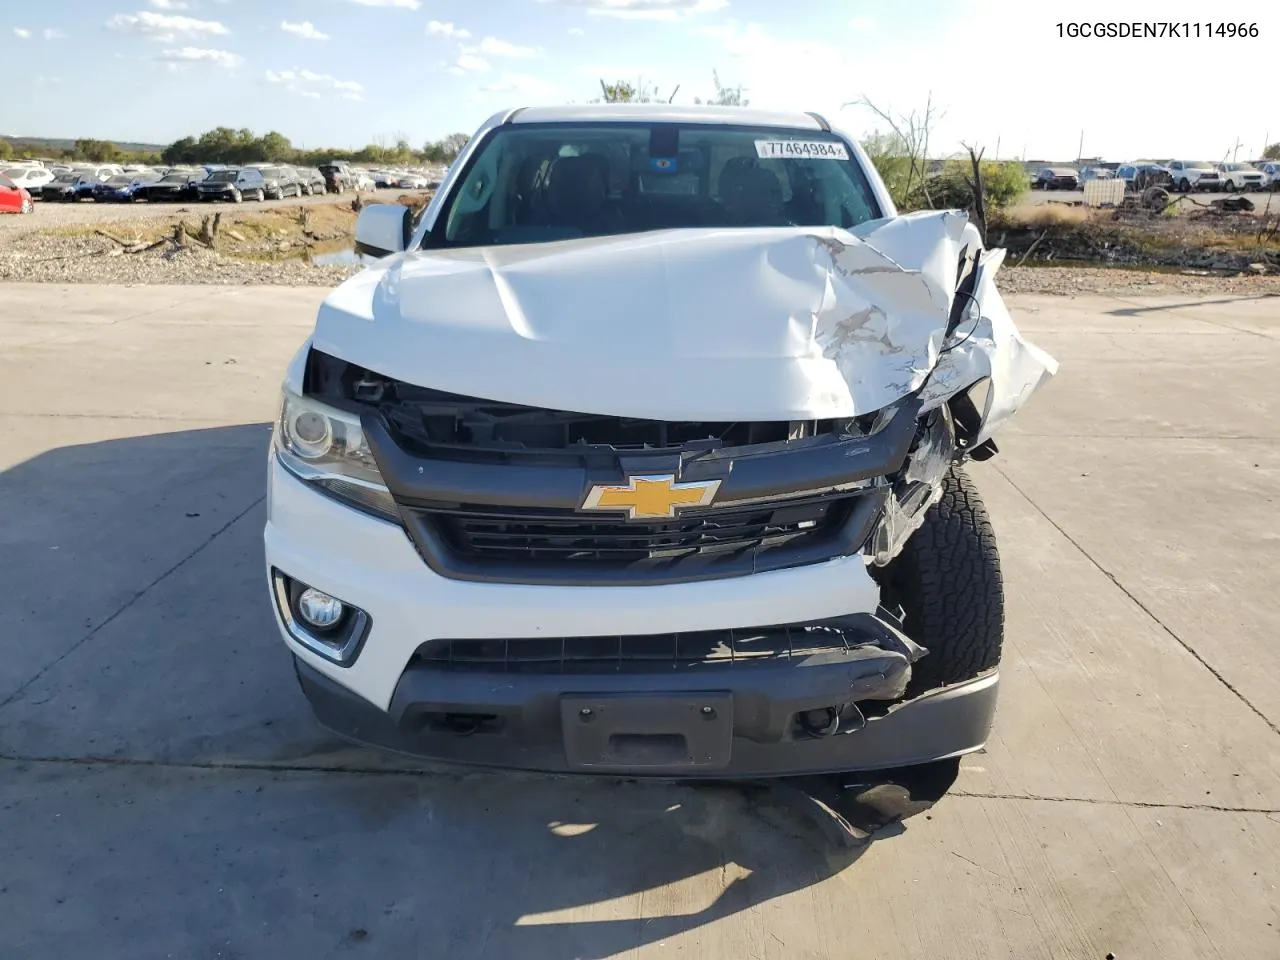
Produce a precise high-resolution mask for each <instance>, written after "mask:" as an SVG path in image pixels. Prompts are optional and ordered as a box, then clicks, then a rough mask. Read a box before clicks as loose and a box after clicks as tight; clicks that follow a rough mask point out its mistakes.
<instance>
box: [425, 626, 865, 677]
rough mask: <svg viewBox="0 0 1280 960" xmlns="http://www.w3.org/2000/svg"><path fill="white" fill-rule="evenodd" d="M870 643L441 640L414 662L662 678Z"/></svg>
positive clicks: (791, 632) (812, 634) (806, 632)
mask: <svg viewBox="0 0 1280 960" xmlns="http://www.w3.org/2000/svg"><path fill="white" fill-rule="evenodd" d="M867 642H868V638H867V637H866V636H865V635H862V634H858V633H854V632H853V631H850V630H848V629H846V628H844V627H841V626H838V625H812V624H809V625H801V624H790V625H780V626H775V627H760V628H755V629H749V630H748V629H726V630H703V631H696V632H684V633H662V634H638V635H631V636H615V635H608V636H597V637H531V638H512V639H506V640H448V639H441V640H431V641H429V642H427V643H425V644H423V645H422V646H421V647H419V648H418V650H417V653H416V654H415V661H416V662H417V663H419V664H422V665H424V666H429V667H431V668H433V669H440V670H463V671H477V672H485V673H619V672H662V671H669V670H673V669H689V668H694V667H711V666H715V667H720V668H724V667H733V666H737V665H745V664H752V663H763V662H767V661H777V660H795V659H800V658H804V657H808V656H814V655H818V654H833V653H834V654H842V653H848V652H849V651H851V650H853V649H854V648H855V647H858V646H861V645H864V644H866V643H867Z"/></svg>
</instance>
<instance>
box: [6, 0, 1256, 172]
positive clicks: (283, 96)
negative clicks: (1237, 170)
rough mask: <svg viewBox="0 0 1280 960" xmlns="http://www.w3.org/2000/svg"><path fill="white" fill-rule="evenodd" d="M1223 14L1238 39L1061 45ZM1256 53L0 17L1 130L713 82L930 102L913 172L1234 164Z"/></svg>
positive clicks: (245, 8) (425, 116)
mask: <svg viewBox="0 0 1280 960" xmlns="http://www.w3.org/2000/svg"><path fill="white" fill-rule="evenodd" d="M1220 10H1222V11H1228V12H1230V13H1232V14H1234V16H1233V20H1240V19H1243V21H1244V22H1245V23H1246V24H1248V23H1254V24H1256V25H1257V32H1258V34H1259V35H1258V36H1257V37H1248V36H1245V37H1240V38H1231V37H1217V36H1214V37H1207V36H1203V35H1202V36H1201V37H1200V38H1196V37H1194V36H1192V37H1186V36H1182V37H1163V38H1140V39H1122V38H1114V37H1112V38H1080V37H1071V36H1060V35H1059V34H1060V30H1059V26H1058V24H1060V23H1065V22H1067V21H1068V20H1070V21H1073V22H1081V21H1084V22H1088V23H1098V22H1102V23H1115V22H1132V21H1140V22H1151V21H1153V20H1154V19H1156V18H1157V17H1158V18H1161V19H1163V20H1166V21H1171V22H1175V23H1178V24H1179V25H1182V24H1186V23H1193V24H1194V23H1195V22H1197V20H1198V21H1199V22H1200V23H1201V24H1204V23H1205V22H1206V20H1205V18H1206V16H1207V15H1209V14H1213V13H1216V12H1218V11H1220ZM1268 11H1273V12H1268ZM1193 29H1194V28H1193ZM1201 30H1202V33H1203V30H1204V27H1203V26H1202V27H1201ZM1065 31H1066V27H1065V26H1064V27H1063V28H1062V32H1065ZM1277 50H1280V4H1268V3H1249V4H1238V5H1232V4H1221V5H1219V4H1204V3H1202V2H1183V0H1163V2H1161V3H1159V4H1156V3H1152V2H1150V0H1145V2H1133V0H1073V2H1072V3H1070V4H1062V5H1058V4H1043V3H1029V2H1026V0H1022V2H1016V0H894V2H879V3H872V2H866V0H792V2H781V0H40V2H38V3H36V2H32V3H23V2H20V0H3V2H2V3H0V90H2V91H4V94H3V95H0V133H2V134H7V135H12V136H44V137H66V138H76V137H93V138H101V139H113V140H127V141H138V142H144V143H169V142H171V141H173V140H176V139H178V138H179V137H182V136H186V135H197V134H199V133H200V132H201V131H204V130H207V129H210V128H213V127H216V126H229V127H236V128H240V127H248V128H250V129H251V130H253V131H255V132H256V133H263V132H266V131H267V130H272V129H274V130H278V131H279V132H280V133H283V134H284V135H285V136H286V137H288V138H289V139H290V140H292V141H293V142H294V143H295V144H296V145H299V146H306V147H318V146H334V147H358V146H361V145H363V144H366V143H376V142H387V143H392V142H394V141H395V140H396V139H397V137H398V136H399V135H404V136H406V137H407V138H408V140H409V142H410V143H411V144H413V145H414V146H415V147H417V146H420V145H421V144H422V143H423V142H425V141H427V140H434V139H439V138H440V137H442V136H444V135H446V134H448V133H452V132H456V131H461V132H465V133H470V132H472V131H473V130H475V129H476V128H477V127H478V126H479V125H480V124H481V123H482V122H483V121H484V120H485V119H486V118H487V117H488V116H490V115H491V114H493V113H495V112H497V111H499V110H501V109H504V108H507V107H512V106H521V105H530V104H547V103H583V102H586V101H589V100H591V99H593V98H594V97H596V96H598V94H599V81H600V79H601V78H605V79H610V78H618V79H627V80H632V81H633V82H634V81H636V80H641V79H642V80H643V81H645V82H646V83H650V84H656V86H657V87H658V88H659V90H660V91H662V93H663V95H664V96H667V95H670V93H671V92H672V91H673V90H674V89H675V87H676V85H677V84H678V85H679V89H678V90H677V91H675V96H676V101H677V102H683V103H691V102H692V101H693V98H694V97H702V98H704V99H705V98H707V97H709V96H712V95H713V94H714V84H713V80H712V71H713V70H715V71H717V72H718V73H719V76H720V79H721V80H722V81H723V82H724V83H725V84H726V85H729V86H737V85H741V86H743V87H744V88H745V96H746V97H747V99H748V100H749V101H750V104H751V106H759V107H771V108H784V109H799V110H816V111H819V112H820V113H822V114H824V115H825V116H826V117H827V118H828V119H829V120H830V121H831V123H832V124H833V125H834V126H836V127H838V128H840V129H843V130H845V131H846V132H848V133H850V134H852V135H853V136H863V135H865V134H866V133H869V132H871V131H873V130H875V129H877V128H879V129H884V128H885V124H884V123H883V122H882V121H878V120H877V118H876V116H875V115H874V114H873V113H872V112H871V111H870V110H868V109H867V108H866V107H865V106H861V105H859V103H858V101H859V100H861V99H862V98H868V99H870V100H871V101H872V102H873V103H875V104H876V105H878V106H880V107H882V108H884V109H885V110H887V111H889V112H890V113H891V114H893V115H894V116H902V115H906V114H909V113H911V112H912V111H916V112H917V113H920V112H922V111H923V110H924V107H925V105H926V103H928V102H930V101H931V102H932V104H933V107H934V119H933V122H932V124H931V129H932V136H931V142H932V144H933V148H932V149H931V150H930V153H931V154H934V155H947V154H949V153H951V152H954V151H959V150H960V149H961V144H962V143H971V144H975V145H978V146H981V147H983V148H985V150H986V155H987V156H988V157H998V158H1000V159H1006V158H1011V157H1025V158H1027V159H1033V158H1034V159H1060V160H1066V159H1075V158H1076V157H1077V156H1086V157H1102V158H1103V159H1108V160H1116V161H1121V160H1127V159H1139V158H1146V157H1181V158H1186V159H1214V160H1217V159H1222V158H1224V157H1227V158H1230V157H1231V156H1232V155H1233V153H1234V154H1236V155H1237V157H1238V159H1252V158H1255V157H1257V156H1258V155H1260V153H1261V150H1262V147H1263V145H1264V144H1263V138H1264V137H1268V136H1269V140H1270V141H1276V140H1280V112H1277V111H1276V110H1275V107H1274V105H1275V103H1276V102H1277V100H1276V89H1277V88H1276V81H1277V77H1278V76H1280V73H1278V72H1277V71H1276V69H1275V66H1274V65H1275V63H1276V62H1277V53H1276V51H1277ZM1082 137H1083V150H1082V152H1078V151H1080V150H1081V139H1082Z"/></svg>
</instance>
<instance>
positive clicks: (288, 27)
mask: <svg viewBox="0 0 1280 960" xmlns="http://www.w3.org/2000/svg"><path fill="white" fill-rule="evenodd" d="M280 29H281V30H283V31H284V32H285V33H292V34H294V35H295V36H298V37H302V39H304V40H328V39H329V35H328V34H327V33H321V32H320V31H319V30H317V29H316V26H315V24H314V23H312V22H311V21H310V20H303V21H302V22H301V23H290V22H289V21H288V20H281V21H280Z"/></svg>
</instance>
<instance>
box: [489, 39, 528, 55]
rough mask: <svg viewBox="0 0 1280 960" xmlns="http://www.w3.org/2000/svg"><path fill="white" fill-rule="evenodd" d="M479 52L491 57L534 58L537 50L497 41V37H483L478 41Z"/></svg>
mask: <svg viewBox="0 0 1280 960" xmlns="http://www.w3.org/2000/svg"><path fill="white" fill-rule="evenodd" d="M480 52H481V53H484V54H488V55H489V56H491V57H536V56H537V55H538V50H537V49H535V48H534V47H522V46H520V45H519V44H516V43H509V42H508V41H506V40H499V39H498V38H497V37H485V38H484V39H483V40H481V41H480Z"/></svg>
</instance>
